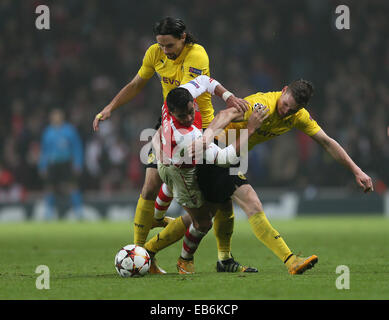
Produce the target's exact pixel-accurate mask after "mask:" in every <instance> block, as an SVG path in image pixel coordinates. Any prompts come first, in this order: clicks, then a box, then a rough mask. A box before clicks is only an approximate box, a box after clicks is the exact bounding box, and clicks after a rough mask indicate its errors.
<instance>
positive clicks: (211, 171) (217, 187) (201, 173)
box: [197, 164, 249, 203]
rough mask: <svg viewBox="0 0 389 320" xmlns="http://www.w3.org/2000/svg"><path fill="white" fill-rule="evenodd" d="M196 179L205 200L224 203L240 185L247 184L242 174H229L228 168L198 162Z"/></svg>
mask: <svg viewBox="0 0 389 320" xmlns="http://www.w3.org/2000/svg"><path fill="white" fill-rule="evenodd" d="M197 180H198V183H199V186H200V189H201V191H202V193H203V195H204V198H205V200H206V201H209V202H213V203H224V202H226V201H228V200H230V199H231V196H232V194H233V193H234V192H235V190H236V189H237V188H239V187H240V186H241V185H244V184H249V181H248V179H247V178H246V176H245V175H244V174H238V175H231V174H230V168H223V167H218V166H217V165H215V164H198V165H197Z"/></svg>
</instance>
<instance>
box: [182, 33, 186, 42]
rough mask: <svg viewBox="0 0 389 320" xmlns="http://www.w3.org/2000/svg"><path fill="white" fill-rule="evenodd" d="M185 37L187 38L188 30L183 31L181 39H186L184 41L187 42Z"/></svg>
mask: <svg viewBox="0 0 389 320" xmlns="http://www.w3.org/2000/svg"><path fill="white" fill-rule="evenodd" d="M185 39H186V32H183V33H182V35H181V40H184V42H185Z"/></svg>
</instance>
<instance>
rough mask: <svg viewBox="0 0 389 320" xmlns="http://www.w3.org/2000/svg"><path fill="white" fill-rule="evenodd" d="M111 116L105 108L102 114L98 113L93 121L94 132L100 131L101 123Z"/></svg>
mask: <svg viewBox="0 0 389 320" xmlns="http://www.w3.org/2000/svg"><path fill="white" fill-rule="evenodd" d="M110 116H111V112H110V111H109V110H107V109H106V108H104V109H103V110H102V111H101V112H100V113H98V114H97V115H96V116H95V118H94V120H93V130H94V131H98V130H99V121H104V120H106V119H108V118H109V117H110Z"/></svg>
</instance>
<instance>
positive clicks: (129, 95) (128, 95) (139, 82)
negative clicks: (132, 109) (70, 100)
mask: <svg viewBox="0 0 389 320" xmlns="http://www.w3.org/2000/svg"><path fill="white" fill-rule="evenodd" d="M147 81H148V80H145V79H142V78H141V77H140V76H139V75H138V74H137V75H136V76H135V77H134V78H133V79H132V80H131V82H130V83H128V84H127V85H126V86H125V87H124V88H123V89H121V90H120V91H119V93H118V94H117V95H116V96H115V97H114V98H113V99H112V101H111V102H110V103H109V104H108V105H106V106H105V107H104V109H103V110H101V111H100V112H99V113H98V114H97V115H96V117H95V118H94V120H93V130H94V131H97V130H99V122H100V121H104V120H107V119H108V118H109V117H110V116H111V113H112V111H114V110H115V109H116V108H118V107H120V106H122V105H123V104H126V103H127V102H129V101H130V100H132V99H133V98H134V97H135V96H136V95H137V94H138V93H139V92H140V91H141V90H142V89H143V87H144V86H145V85H146V83H147Z"/></svg>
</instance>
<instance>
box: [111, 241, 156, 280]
mask: <svg viewBox="0 0 389 320" xmlns="http://www.w3.org/2000/svg"><path fill="white" fill-rule="evenodd" d="M150 264H151V258H150V256H149V254H148V252H147V251H146V249H144V248H142V247H140V246H137V245H135V244H129V245H127V246H125V247H123V248H121V249H120V250H119V252H118V253H117V254H116V256H115V268H116V271H117V272H118V274H119V275H120V276H121V277H123V278H127V277H142V276H144V275H145V274H146V273H147V272H148V271H149V269H150Z"/></svg>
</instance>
